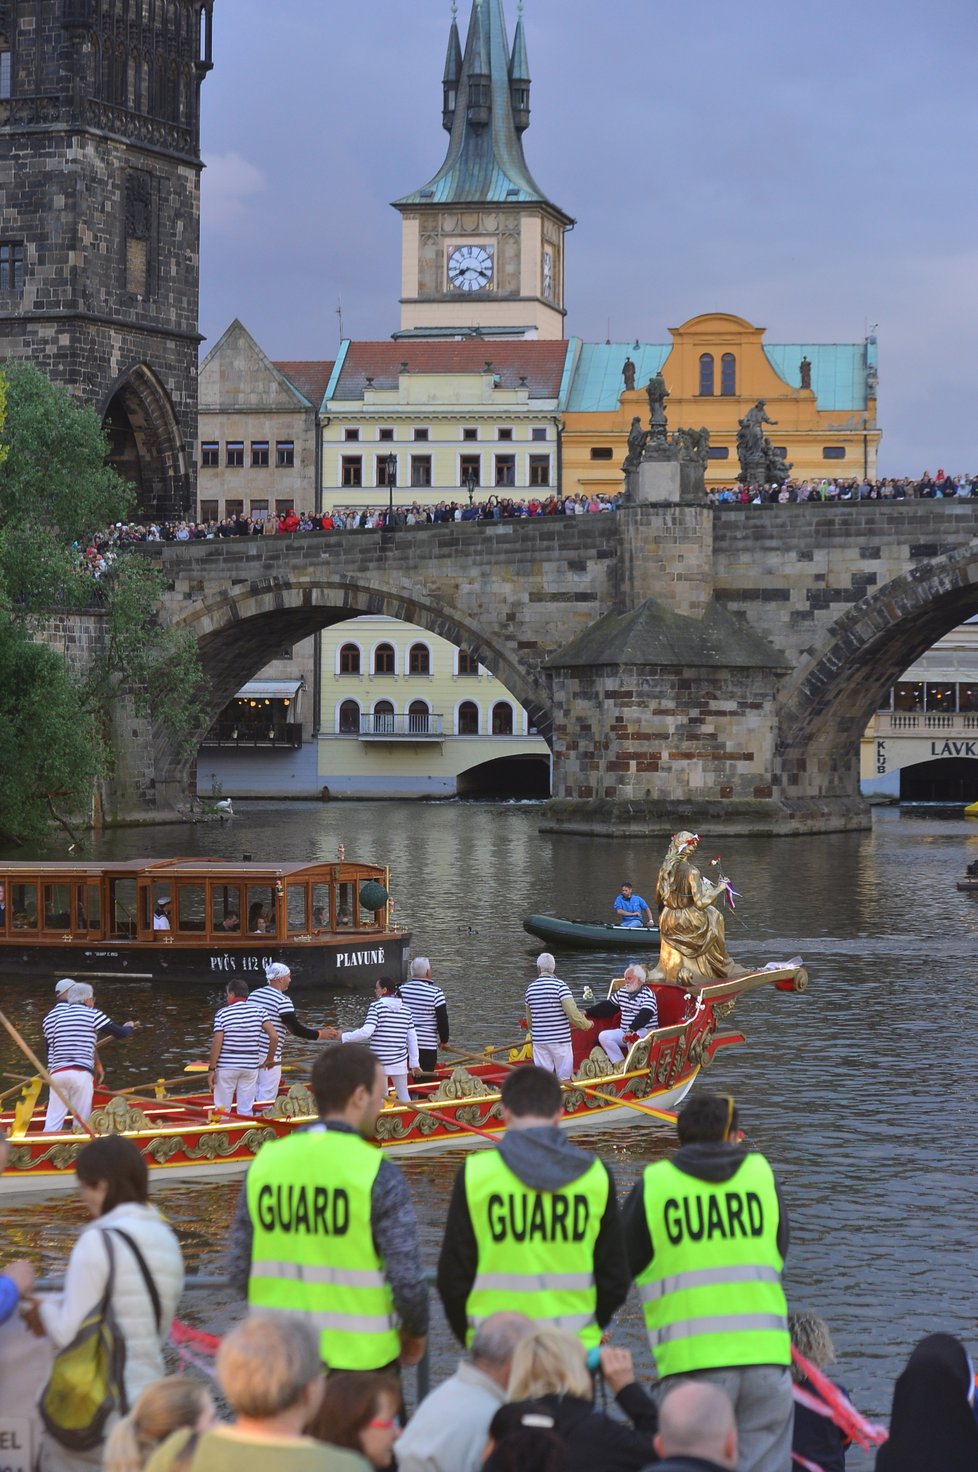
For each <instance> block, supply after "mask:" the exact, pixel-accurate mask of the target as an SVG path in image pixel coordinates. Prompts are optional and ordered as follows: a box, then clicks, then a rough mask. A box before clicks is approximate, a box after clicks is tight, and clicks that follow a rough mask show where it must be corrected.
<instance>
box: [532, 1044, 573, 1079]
mask: <svg viewBox="0 0 978 1472" xmlns="http://www.w3.org/2000/svg"><path fill="white" fill-rule="evenodd" d="M533 1061H534V1063H535V1064H536V1066H537V1068H546V1069H547V1070H548V1071H549V1072H550V1073H555V1074H556V1075H557V1077H558V1078H570V1076H571V1074H572V1073H573V1072H574V1049H573V1048H572V1046H571V1044H570V1043H534V1044H533Z"/></svg>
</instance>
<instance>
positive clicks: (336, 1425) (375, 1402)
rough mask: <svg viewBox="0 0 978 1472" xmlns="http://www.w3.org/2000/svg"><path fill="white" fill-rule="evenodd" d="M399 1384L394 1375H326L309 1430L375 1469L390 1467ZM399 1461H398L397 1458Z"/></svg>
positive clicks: (397, 1428) (398, 1431)
mask: <svg viewBox="0 0 978 1472" xmlns="http://www.w3.org/2000/svg"><path fill="white" fill-rule="evenodd" d="M400 1409H401V1387H400V1384H399V1382H398V1380H397V1379H396V1378H395V1377H394V1376H393V1375H385V1374H383V1373H376V1372H375V1373H373V1374H367V1375H351V1374H349V1373H346V1374H344V1373H343V1372H342V1371H341V1372H340V1373H339V1374H336V1375H329V1376H328V1377H327V1379H326V1386H325V1390H324V1392H323V1398H322V1403H321V1404H320V1407H319V1410H318V1411H317V1412H316V1414H315V1416H314V1417H313V1419H312V1421H311V1422H310V1425H309V1434H310V1435H311V1436H315V1437H317V1438H318V1440H319V1441H324V1442H326V1443H327V1444H328V1445H329V1446H331V1447H345V1448H346V1449H347V1450H349V1451H354V1452H359V1453H360V1454H361V1456H364V1457H366V1459H367V1461H368V1463H369V1464H370V1466H371V1467H375V1468H377V1469H378V1472H386V1469H387V1468H393V1467H394V1465H395V1463H394V1443H395V1442H396V1441H397V1439H398V1437H399V1436H400V1434H401V1422H400ZM398 1465H399V1462H398Z"/></svg>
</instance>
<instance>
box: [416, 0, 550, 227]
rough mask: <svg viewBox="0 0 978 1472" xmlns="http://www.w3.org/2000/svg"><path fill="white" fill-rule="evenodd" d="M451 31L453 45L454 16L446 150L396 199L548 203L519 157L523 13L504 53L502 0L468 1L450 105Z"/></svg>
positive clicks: (525, 92)
mask: <svg viewBox="0 0 978 1472" xmlns="http://www.w3.org/2000/svg"><path fill="white" fill-rule="evenodd" d="M453 35H454V42H455V45H457V44H458V42H457V28H456V26H455V22H454V20H453V22H452V33H450V34H449V59H448V61H446V66H445V107H444V111H443V122H444V124H445V127H446V129H448V130H449V131H450V134H451V137H450V141H449V145H448V153H447V154H446V157H445V161H444V163H443V164H442V166H441V168H440V169H439V171H438V173H437V174H436V175H435V176H434V178H433V179H431V180H430V182H429V183H428V184H426V185H425V186H424V188H423V189H419V190H417V191H415V192H414V193H413V194H407V195H405V196H404V197H403V198H402V199H398V200H395V204H397V205H417V204H433V203H437V204H462V203H465V204H478V203H483V202H489V201H492V202H494V203H496V204H507V203H531V202H532V203H542V204H551V201H550V200H548V199H547V196H546V195H545V194H544V193H543V191H542V190H541V189H540V187H539V185H538V184H537V182H536V180H535V179H534V178H533V175H532V174H531V173H530V170H529V168H528V167H527V163H526V158H525V157H524V154H523V143H522V135H523V133H524V132H525V130H526V128H527V127H528V125H529V120H530V107H529V93H530V75H529V66H528V63H527V56H526V38H525V34H524V30H523V20H522V16H521V17H520V19H519V20H518V22H517V26H516V35H515V37H514V41H513V47H512V50H510V46H509V40H508V36H507V32H506V19H505V16H504V14H503V0H472V12H471V16H470V19H469V29H468V34H467V36H466V40H465V51H464V53H463V54H462V57H461V63H460V66H459V69H458V74H457V76H458V80H457V86H456V87H455V91H454V96H452V97H451V101H452V103H453V106H452V107H449V105H448V104H449V96H450V94H449V72H450V71H451V69H452V68H453V67H454V65H455V52H454V50H453ZM552 207H553V208H556V206H552ZM567 219H568V223H570V220H569V217H567Z"/></svg>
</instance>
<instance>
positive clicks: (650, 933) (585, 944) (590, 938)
mask: <svg viewBox="0 0 978 1472" xmlns="http://www.w3.org/2000/svg"><path fill="white" fill-rule="evenodd" d="M523 929H524V930H525V931H526V933H527V934H528V935H535V936H537V938H538V939H539V940H545V941H547V942H548V943H549V944H550V945H554V946H572V947H573V948H574V949H575V950H579V951H635V952H636V954H641V953H642V952H643V951H644V949H645V947H646V946H652V947H654V948H655V949H656V950H657V949H658V946H659V927H658V925H601V924H599V923H592V922H590V921H587V920H564V919H562V918H561V916H559V915H528V916H527V918H526V919H525V920H524V921H523Z"/></svg>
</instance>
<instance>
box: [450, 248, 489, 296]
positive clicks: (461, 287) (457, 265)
mask: <svg viewBox="0 0 978 1472" xmlns="http://www.w3.org/2000/svg"><path fill="white" fill-rule="evenodd" d="M492 252H493V248H492V246H491V245H457V246H456V247H455V249H454V250H453V251H452V252H451V254H450V255H449V257H448V281H449V285H450V286H451V287H452V288H453V290H455V291H483V290H485V288H486V287H487V286H488V285H489V283H490V281H491V280H492Z"/></svg>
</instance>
